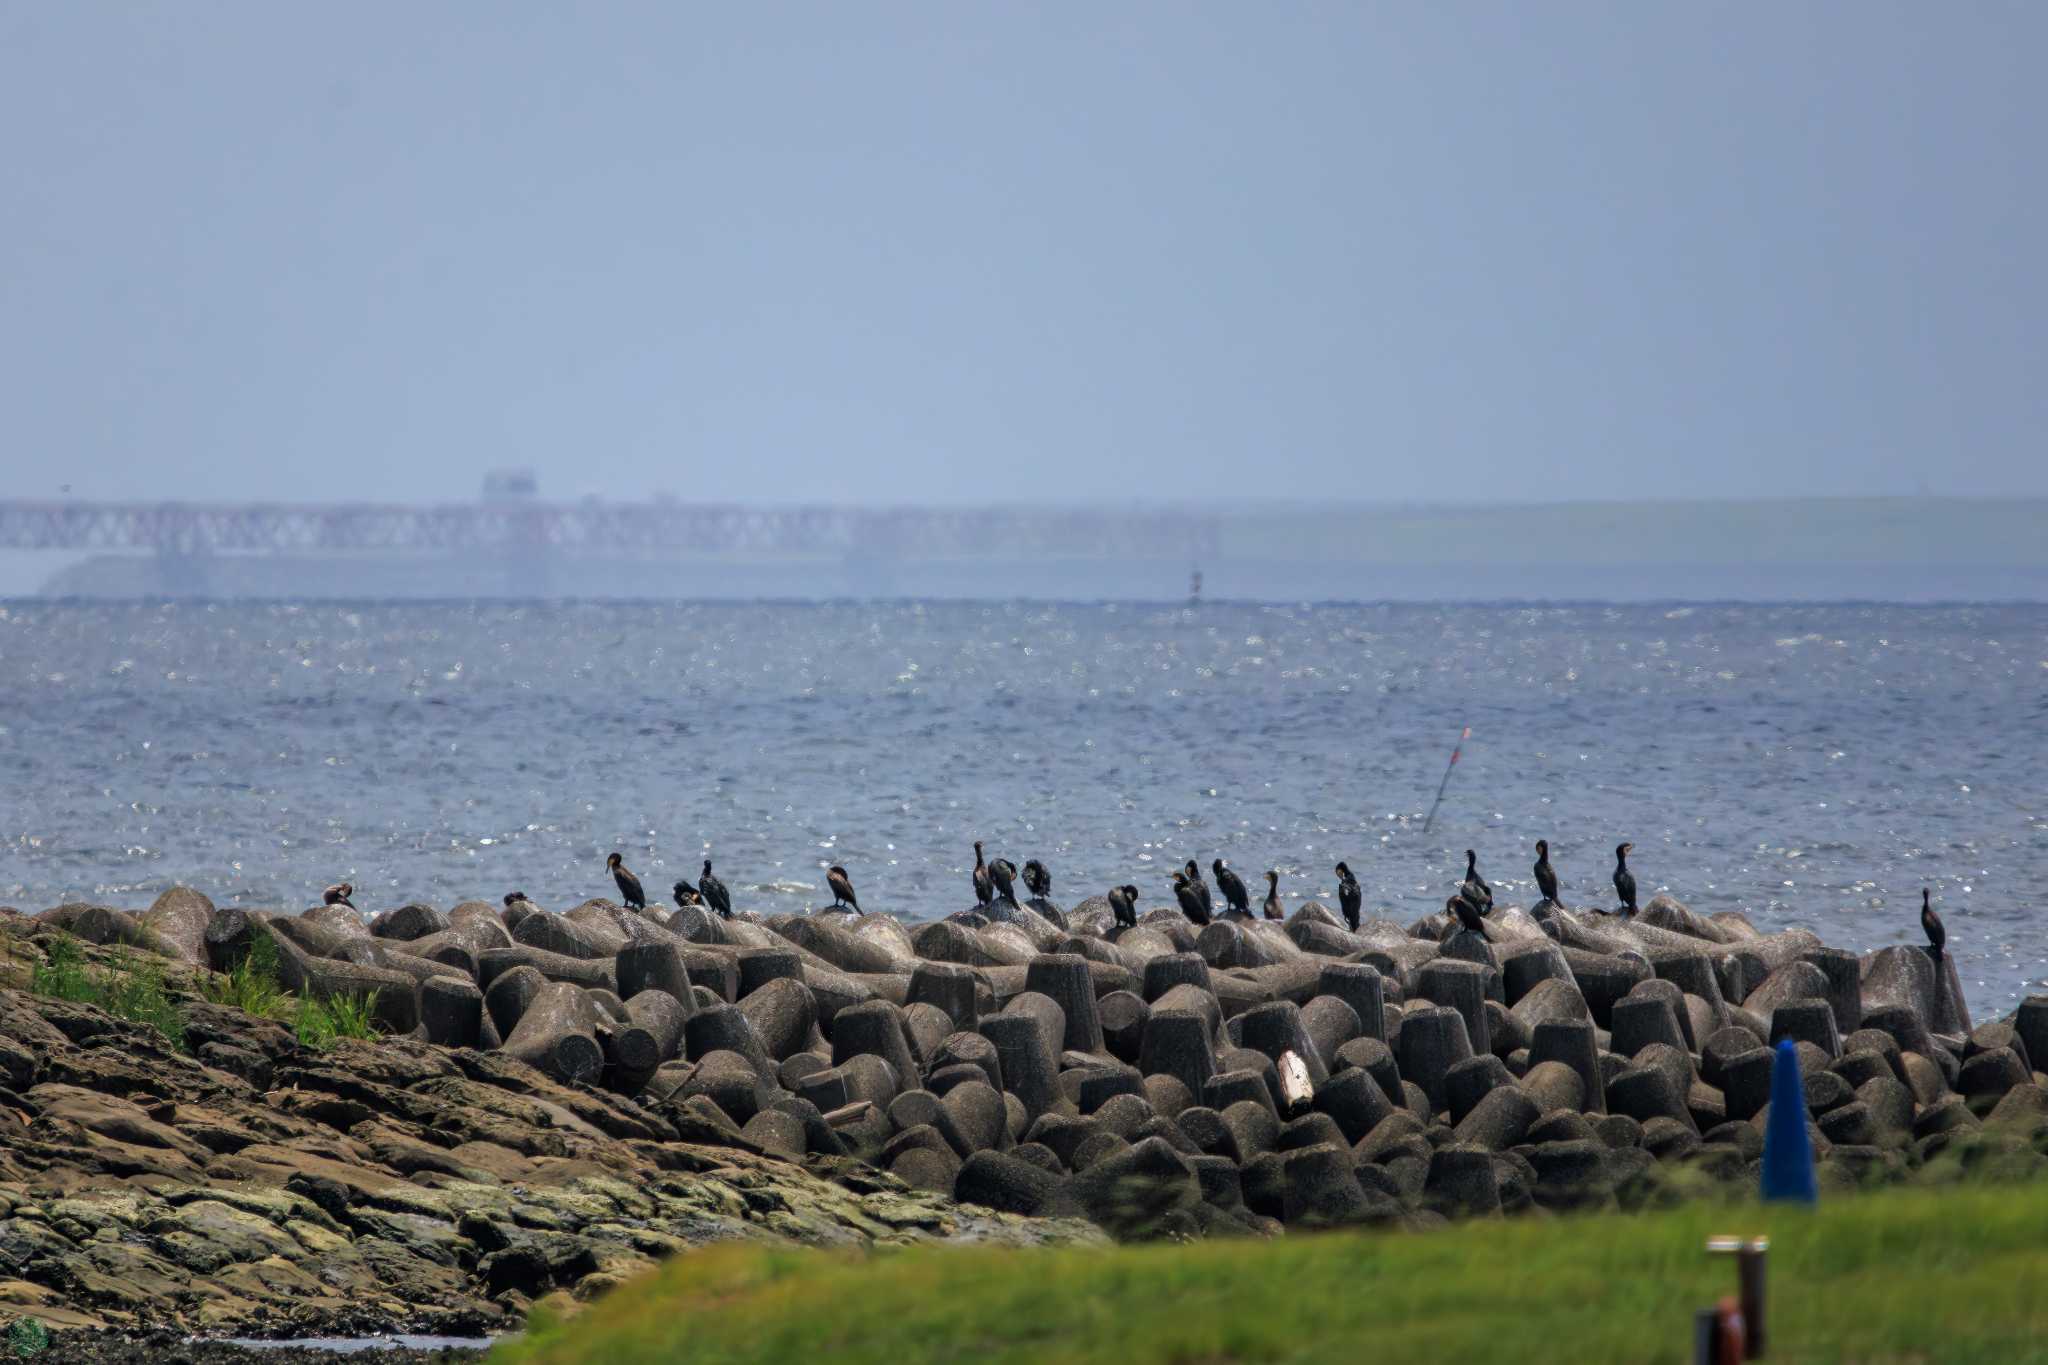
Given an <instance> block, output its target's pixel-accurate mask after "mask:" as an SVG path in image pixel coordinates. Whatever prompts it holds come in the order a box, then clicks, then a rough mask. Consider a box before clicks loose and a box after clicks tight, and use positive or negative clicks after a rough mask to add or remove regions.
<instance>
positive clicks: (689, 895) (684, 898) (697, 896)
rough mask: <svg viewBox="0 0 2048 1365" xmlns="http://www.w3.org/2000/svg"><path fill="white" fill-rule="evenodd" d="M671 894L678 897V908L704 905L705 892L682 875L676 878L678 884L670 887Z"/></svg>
mask: <svg viewBox="0 0 2048 1365" xmlns="http://www.w3.org/2000/svg"><path fill="white" fill-rule="evenodd" d="M669 894H670V895H672V896H674V897H675V898H676V909H678V910H680V909H682V908H683V907H684V906H686V905H702V904H703V903H704V896H703V894H702V893H701V892H699V891H698V890H697V888H696V887H694V886H692V885H690V884H689V883H688V882H686V881H684V880H683V879H682V878H680V877H678V878H676V884H675V885H674V886H671V887H670V888H669Z"/></svg>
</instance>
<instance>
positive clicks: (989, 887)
mask: <svg viewBox="0 0 2048 1365" xmlns="http://www.w3.org/2000/svg"><path fill="white" fill-rule="evenodd" d="M995 898H996V884H995V881H994V879H993V878H991V877H990V876H989V875H988V864H987V863H985V862H983V861H982V860H981V840H979V839H976V840H975V841H974V903H975V904H976V905H987V904H988V903H989V902H990V901H992V900H994V899H995Z"/></svg>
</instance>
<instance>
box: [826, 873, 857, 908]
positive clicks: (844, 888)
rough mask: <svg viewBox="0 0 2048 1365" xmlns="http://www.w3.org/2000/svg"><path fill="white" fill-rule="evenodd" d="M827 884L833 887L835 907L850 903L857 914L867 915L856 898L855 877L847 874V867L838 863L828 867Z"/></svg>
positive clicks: (833, 903)
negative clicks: (854, 889)
mask: <svg viewBox="0 0 2048 1365" xmlns="http://www.w3.org/2000/svg"><path fill="white" fill-rule="evenodd" d="M825 884H826V885H827V886H830V887H831V888H832V905H833V908H834V909H837V908H838V907H839V906H841V905H850V906H852V907H853V913H855V914H856V915H865V914H866V913H867V911H865V910H863V909H861V908H860V902H859V901H858V900H855V899H854V895H853V878H851V877H849V876H847V875H846V869H845V868H843V867H840V866H837V865H836V864H835V865H834V866H832V867H828V868H826V869H825Z"/></svg>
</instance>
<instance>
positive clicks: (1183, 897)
mask: <svg viewBox="0 0 2048 1365" xmlns="http://www.w3.org/2000/svg"><path fill="white" fill-rule="evenodd" d="M1189 866H1193V864H1189ZM1173 898H1174V899H1175V900H1177V901H1179V902H1180V912H1181V913H1182V914H1183V915H1186V916H1187V917H1188V921H1189V922H1190V923H1192V924H1207V923H1208V922H1209V907H1208V906H1207V905H1205V904H1203V903H1202V898H1201V896H1200V895H1198V894H1196V892H1195V884H1194V883H1193V882H1191V881H1189V880H1188V874H1187V873H1185V872H1176V873H1174V874H1173Z"/></svg>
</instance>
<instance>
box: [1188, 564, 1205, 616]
mask: <svg viewBox="0 0 2048 1365" xmlns="http://www.w3.org/2000/svg"><path fill="white" fill-rule="evenodd" d="M1201 604H1202V571H1201V570H1200V569H1196V570H1195V571H1194V573H1192V574H1190V575H1189V576H1188V605H1189V606H1191V607H1197V606H1200V605H1201Z"/></svg>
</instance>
